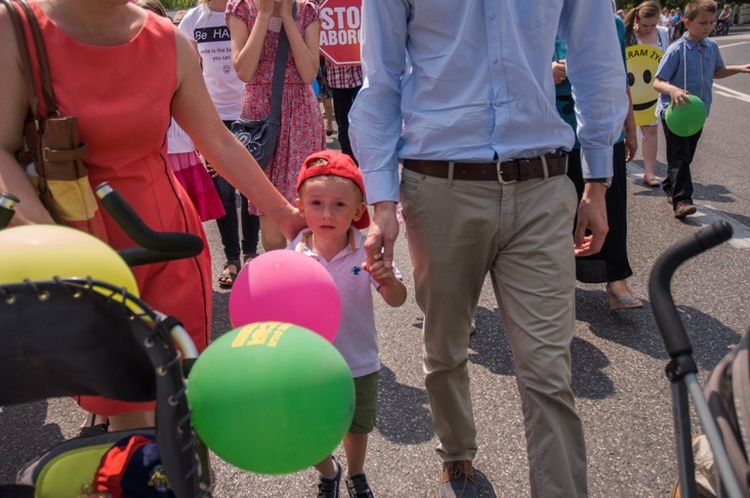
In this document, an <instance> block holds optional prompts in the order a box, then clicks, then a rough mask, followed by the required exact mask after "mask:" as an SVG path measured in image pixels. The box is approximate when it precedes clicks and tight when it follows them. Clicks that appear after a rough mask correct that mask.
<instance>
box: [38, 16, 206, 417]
mask: <svg viewBox="0 0 750 498" xmlns="http://www.w3.org/2000/svg"><path fill="white" fill-rule="evenodd" d="M30 3H31V5H32V8H33V9H34V13H35V14H36V17H37V19H38V20H39V24H40V26H41V30H42V37H43V39H44V44H45V48H46V50H47V54H48V58H49V65H50V74H51V77H52V86H53V89H54V92H55V97H56V100H57V103H58V106H59V108H60V110H61V112H62V113H63V115H71V116H77V117H78V122H79V127H80V135H81V140H82V141H83V142H85V143H87V144H88V147H89V153H88V155H87V156H86V157H85V158H84V161H83V162H84V163H85V164H86V166H87V167H88V169H89V179H90V182H91V185H92V186H93V187H96V186H97V185H99V184H100V183H101V182H104V181H107V182H109V183H110V185H111V186H112V187H113V188H114V189H116V190H118V191H119V192H120V193H121V194H122V195H123V196H124V197H125V199H127V201H128V202H129V203H130V204H131V205H132V206H133V208H134V209H135V210H136V212H138V214H139V215H140V216H141V217H142V218H143V220H144V221H145V223H146V224H147V225H149V226H150V227H151V228H152V229H154V230H157V231H171V232H190V233H193V234H196V235H199V236H200V237H202V238H203V241H204V244H205V249H204V251H203V253H202V254H200V255H199V256H198V257H196V258H192V259H187V260H179V261H173V262H169V263H160V264H154V265H147V266H141V267H136V268H133V273H134V274H135V277H136V280H137V282H138V287H139V289H140V295H141V299H143V300H144V301H145V302H146V303H148V304H149V305H150V306H152V307H153V308H154V309H156V310H159V311H161V312H163V313H166V314H169V315H173V316H175V317H176V318H178V319H179V320H180V321H181V322H182V323H183V324H184V326H185V328H186V329H187V331H188V332H189V333H190V335H191V337H192V338H193V340H194V341H195V343H196V346H197V347H198V350H199V351H202V350H203V349H204V348H205V347H206V345H207V343H208V338H209V333H210V327H211V293H212V288H211V259H210V255H209V250H208V243H207V242H206V238H205V234H204V233H203V227H202V225H201V222H200V220H199V218H198V215H197V214H196V212H195V209H194V208H193V206H192V204H191V202H190V199H189V198H188V197H187V194H186V193H185V191H184V190H183V188H182V187H181V185H180V184H179V182H178V181H177V180H176V179H175V176H174V174H173V172H172V169H171V167H170V163H169V159H168V155H167V140H166V137H167V129H168V128H169V124H170V105H171V101H172V96H173V95H174V92H175V90H176V88H177V52H176V45H175V33H174V27H173V26H172V24H171V22H170V21H169V19H163V18H159V17H157V16H155V15H153V14H151V13H149V15H148V19H147V21H146V22H145V23H144V25H143V27H142V28H141V30H140V31H139V32H138V33H137V34H136V35H135V37H133V39H131V40H130V41H129V42H128V43H127V44H125V45H120V46H114V47H100V46H92V45H87V44H84V43H81V42H78V41H77V40H75V39H73V38H71V37H70V36H68V35H67V34H66V33H64V32H63V31H62V30H60V29H59V28H58V27H57V26H56V25H55V24H54V23H53V22H52V21H51V20H50V19H49V17H47V15H46V14H45V13H44V11H43V10H42V9H41V8H40V7H39V6H38V5H37V4H36V3H33V2H30ZM104 217H105V225H106V229H107V237H108V239H109V240H108V243H109V244H110V245H111V246H112V247H114V248H115V249H121V248H126V247H133V246H135V243H133V242H132V241H131V240H130V238H129V237H128V236H127V235H125V233H124V232H123V231H122V230H121V229H120V228H119V226H117V224H116V223H115V222H114V221H113V220H112V218H110V217H109V216H108V215H107V214H106V213H104ZM72 319H75V318H74V317H73V318H72ZM102 333H103V334H106V333H107V331H106V330H102ZM79 403H80V405H81V406H82V407H83V408H85V409H86V410H88V411H91V412H93V413H97V414H99V415H115V414H119V413H124V412H130V411H135V410H153V403H137V404H136V403H123V402H115V401H110V400H105V399H103V398H96V397H81V399H80V400H79Z"/></svg>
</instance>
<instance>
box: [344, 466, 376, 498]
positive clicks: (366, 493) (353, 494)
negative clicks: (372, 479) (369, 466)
mask: <svg viewBox="0 0 750 498" xmlns="http://www.w3.org/2000/svg"><path fill="white" fill-rule="evenodd" d="M344 481H346V490H347V491H349V497H350V498H375V497H374V495H373V494H372V490H371V489H370V485H369V484H367V477H365V473H364V472H362V473H359V474H355V475H353V476H345V477H344Z"/></svg>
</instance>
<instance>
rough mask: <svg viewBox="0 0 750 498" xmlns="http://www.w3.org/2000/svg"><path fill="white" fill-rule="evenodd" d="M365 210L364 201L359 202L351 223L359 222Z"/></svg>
mask: <svg viewBox="0 0 750 498" xmlns="http://www.w3.org/2000/svg"><path fill="white" fill-rule="evenodd" d="M366 209H367V204H366V203H365V201H362V202H360V203H359V206H357V210H356V211H354V217H353V218H352V221H359V219H360V218H361V217H362V215H363V214H365V210H366ZM301 211H302V210H300V212H301Z"/></svg>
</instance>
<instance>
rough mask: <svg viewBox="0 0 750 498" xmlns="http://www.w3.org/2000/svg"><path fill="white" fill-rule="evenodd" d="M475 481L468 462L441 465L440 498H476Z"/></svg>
mask: <svg viewBox="0 0 750 498" xmlns="http://www.w3.org/2000/svg"><path fill="white" fill-rule="evenodd" d="M478 496H479V493H478V491H477V481H476V479H475V478H474V467H473V466H472V464H471V462H470V461H469V460H455V461H452V462H445V463H443V477H442V479H441V484H440V498H477V497H478Z"/></svg>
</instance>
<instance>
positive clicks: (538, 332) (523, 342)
mask: <svg viewBox="0 0 750 498" xmlns="http://www.w3.org/2000/svg"><path fill="white" fill-rule="evenodd" d="M401 203H402V207H403V213H404V218H405V221H406V227H407V240H408V243H409V249H410V252H411V258H412V263H413V268H414V282H415V287H416V293H415V294H416V300H417V304H418V305H419V307H420V308H421V310H422V312H423V313H424V315H425V320H424V330H423V337H424V370H425V374H426V380H425V385H426V388H427V394H428V397H429V401H430V408H431V411H432V419H433V424H434V426H435V431H436V433H437V435H438V438H439V439H440V444H439V446H438V448H437V451H438V453H439V454H440V456H441V457H442V459H443V461H451V460H473V459H474V456H475V454H476V451H477V443H476V427H475V424H474V417H473V413H472V406H471V393H470V389H469V373H468V368H467V354H468V353H467V348H468V344H469V327H470V324H471V319H472V317H473V315H474V313H475V311H476V308H477V304H478V301H479V296H480V292H481V290H482V286H483V284H484V280H485V277H486V276H487V274H488V273H489V274H490V277H491V279H492V283H493V287H494V291H495V296H496V298H497V302H498V307H499V310H500V316H501V318H502V322H503V327H504V329H505V334H506V337H507V340H508V343H509V344H510V347H511V350H512V352H513V358H514V362H515V371H516V379H517V382H518V389H519V391H520V395H521V400H522V409H523V415H524V425H525V432H526V441H527V452H528V458H529V467H530V481H531V494H532V496H534V497H542V496H544V497H549V496H559V497H565V498H571V497H580V496H586V495H587V491H586V490H587V487H586V450H585V444H584V435H583V427H582V424H581V421H580V419H579V418H578V416H577V414H576V412H575V407H574V401H573V393H572V391H571V388H570V380H571V364H570V341H571V339H572V337H573V332H574V330H575V261H574V256H573V236H572V230H573V219H574V215H575V211H576V192H575V188H574V186H573V184H572V183H571V182H570V180H569V179H568V178H567V177H566V176H565V175H563V176H557V177H553V178H549V179H547V180H541V179H535V180H527V181H525V182H519V183H514V184H509V185H501V184H499V183H498V182H494V181H465V180H452V179H450V178H449V179H444V178H436V177H431V176H425V175H421V174H418V173H414V172H412V171H409V170H406V169H404V170H403V173H402V179H401ZM498 458H508V456H507V455H504V456H501V455H498Z"/></svg>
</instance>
